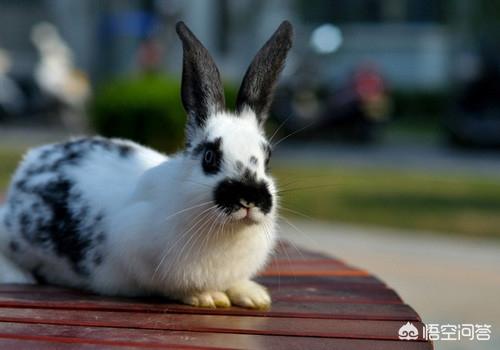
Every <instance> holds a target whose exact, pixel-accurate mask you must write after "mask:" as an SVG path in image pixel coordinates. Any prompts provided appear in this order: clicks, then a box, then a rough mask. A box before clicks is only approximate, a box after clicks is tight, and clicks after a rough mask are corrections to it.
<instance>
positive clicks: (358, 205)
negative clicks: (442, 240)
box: [274, 167, 500, 237]
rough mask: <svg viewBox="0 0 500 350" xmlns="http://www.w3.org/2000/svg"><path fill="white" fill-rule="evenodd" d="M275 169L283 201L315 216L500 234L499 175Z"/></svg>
mask: <svg viewBox="0 0 500 350" xmlns="http://www.w3.org/2000/svg"><path fill="white" fill-rule="evenodd" d="M274 174H275V176H276V177H277V178H278V180H279V183H280V184H281V186H280V187H281V188H282V190H283V191H284V192H283V194H282V201H281V202H282V205H283V206H284V207H285V208H289V209H291V210H293V211H297V212H300V213H302V214H305V215H308V216H311V217H312V218H315V219H322V220H332V221H341V222H349V223H356V224H368V225H379V226H387V227H395V228H409V229H421V230H432V231H438V232H443V233H458V234H464V235H469V236H483V237H484V236H490V237H493V236H494V237H500V215H499V214H500V180H498V179H497V180H494V179H491V178H483V177H471V176H465V175H455V174H447V175H444V174H439V175H438V174H435V175H434V174H432V175H431V174H425V173H419V172H415V171H397V170H380V169H369V168H366V169H359V168H357V169H353V168H350V169H346V168H341V169H337V168H314V169H311V168H295V167H277V168H275V169H274ZM283 214H286V215H293V213H292V212H290V211H287V210H286V209H285V210H284V211H283Z"/></svg>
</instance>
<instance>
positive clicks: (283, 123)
mask: <svg viewBox="0 0 500 350" xmlns="http://www.w3.org/2000/svg"><path fill="white" fill-rule="evenodd" d="M291 117H292V116H291V115H290V116H288V118H286V119H285V120H284V121H283V122H282V123H281V124H280V125H279V126H278V127H277V128H276V130H274V133H273V134H272V135H271V137H270V138H269V143H272V141H273V139H274V137H275V136H276V134H277V133H278V131H280V129H281V128H282V127H283V125H285V123H286V122H288V121H289V120H290V118H291Z"/></svg>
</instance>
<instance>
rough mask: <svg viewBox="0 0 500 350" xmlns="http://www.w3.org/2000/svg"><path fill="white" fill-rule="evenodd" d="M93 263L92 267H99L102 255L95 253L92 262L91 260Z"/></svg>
mask: <svg viewBox="0 0 500 350" xmlns="http://www.w3.org/2000/svg"><path fill="white" fill-rule="evenodd" d="M93 261H94V265H95V266H99V265H101V264H102V261H103V257H102V254H100V253H96V254H95V255H94V260H93Z"/></svg>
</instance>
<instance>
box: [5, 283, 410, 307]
mask: <svg viewBox="0 0 500 350" xmlns="http://www.w3.org/2000/svg"><path fill="white" fill-rule="evenodd" d="M269 291H270V292H271V295H272V297H273V300H275V301H277V300H281V301H294V302H308V301H316V302H330V303H333V302H336V303H375V304H379V303H383V304H402V300H401V298H400V297H399V296H398V295H397V294H396V293H395V292H394V291H393V290H391V289H387V288H386V289H383V288H379V289H359V288H358V289H349V288H343V289H342V288H314V287H300V286H299V287H290V286H279V285H278V286H272V287H271V288H269ZM6 292H8V293H21V294H30V293H31V294H33V293H36V294H38V295H40V294H47V293H50V294H53V295H73V296H75V295H78V296H82V297H85V296H92V294H88V293H85V292H82V291H79V290H75V289H66V288H59V287H52V286H44V285H41V286H37V285H26V286H24V287H23V285H14V284H11V285H7V284H6V285H0V294H1V293H6Z"/></svg>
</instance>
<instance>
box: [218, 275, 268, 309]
mask: <svg viewBox="0 0 500 350" xmlns="http://www.w3.org/2000/svg"><path fill="white" fill-rule="evenodd" d="M226 293H227V295H228V296H229V299H230V300H231V303H233V304H234V305H239V306H243V307H246V308H249V309H268V308H269V307H270V306H271V297H270V296H269V293H268V292H267V290H266V288H264V287H263V286H261V285H260V284H258V283H256V282H254V281H249V280H246V281H240V282H238V283H236V284H235V285H233V286H232V287H231V288H229V289H228V290H227V291H226Z"/></svg>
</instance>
